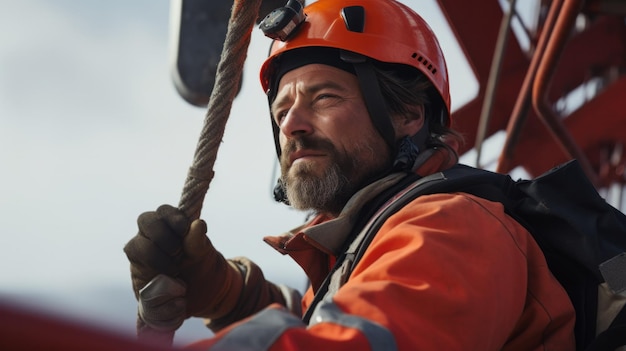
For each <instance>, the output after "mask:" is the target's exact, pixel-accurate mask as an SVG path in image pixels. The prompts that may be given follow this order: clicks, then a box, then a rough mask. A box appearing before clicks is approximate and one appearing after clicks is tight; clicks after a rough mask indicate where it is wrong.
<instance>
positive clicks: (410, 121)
mask: <svg viewBox="0 0 626 351" xmlns="http://www.w3.org/2000/svg"><path fill="white" fill-rule="evenodd" d="M393 121H394V123H393V127H394V129H395V132H396V137H397V138H401V137H405V136H412V135H415V134H416V133H417V132H418V131H419V130H420V129H422V126H424V105H414V106H410V107H409V113H408V114H404V115H397V116H395V118H394V119H393Z"/></svg>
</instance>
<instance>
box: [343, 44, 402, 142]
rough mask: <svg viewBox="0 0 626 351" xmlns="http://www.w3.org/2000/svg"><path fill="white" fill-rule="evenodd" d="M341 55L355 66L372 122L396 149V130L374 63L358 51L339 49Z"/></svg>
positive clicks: (386, 140)
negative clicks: (388, 111)
mask: <svg viewBox="0 0 626 351" xmlns="http://www.w3.org/2000/svg"><path fill="white" fill-rule="evenodd" d="M339 56H340V58H341V59H342V60H343V61H345V62H349V63H352V65H353V66H354V71H355V73H356V77H357V79H358V81H359V87H360V89H361V94H363V100H364V101H365V107H366V108H367V112H368V113H369V115H370V118H371V120H372V123H373V124H374V127H375V128H376V129H377V130H378V132H379V133H380V135H381V136H382V137H383V139H384V140H385V142H386V143H387V145H389V147H390V148H391V150H393V151H396V135H395V131H394V129H393V124H392V123H391V118H390V116H389V114H388V113H387V104H386V103H385V99H384V98H383V94H382V92H381V91H380V86H379V85H378V79H377V78H376V73H375V72H374V65H373V64H372V62H371V61H370V60H369V59H367V57H365V56H363V55H359V54H357V53H353V52H349V51H345V50H339Z"/></svg>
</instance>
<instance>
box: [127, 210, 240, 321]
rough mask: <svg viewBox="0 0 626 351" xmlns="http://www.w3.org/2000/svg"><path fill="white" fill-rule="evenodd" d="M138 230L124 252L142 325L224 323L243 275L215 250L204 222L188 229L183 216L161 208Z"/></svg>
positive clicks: (148, 214)
mask: <svg viewBox="0 0 626 351" xmlns="http://www.w3.org/2000/svg"><path fill="white" fill-rule="evenodd" d="M137 224H138V226H139V233H138V234H137V235H136V236H135V237H134V238H132V239H131V240H130V241H129V242H128V243H127V244H126V246H125V247H124V252H125V253H126V256H127V257H128V259H129V261H130V263H131V265H130V271H131V279H132V284H133V290H134V292H135V296H136V297H137V298H138V300H140V309H139V312H140V317H141V319H142V320H143V321H144V322H146V323H147V324H148V325H149V326H152V327H160V326H162V325H169V326H172V325H174V326H173V329H176V328H177V327H178V326H180V324H181V323H182V322H183V320H184V319H185V318H188V317H191V316H198V317H206V318H220V317H223V316H224V315H226V314H227V313H228V312H229V311H230V310H231V309H232V308H233V307H234V306H235V304H236V303H237V300H238V298H239V296H240V294H241V290H242V286H243V276H242V273H241V272H240V270H239V269H238V268H237V266H236V264H234V263H232V262H230V261H227V260H225V259H224V257H223V256H222V255H221V254H220V253H219V252H218V251H217V250H215V248H214V247H213V245H212V244H211V242H210V240H209V239H208V238H207V236H206V231H207V227H206V223H205V222H204V221H202V220H195V221H193V222H192V223H190V221H189V219H188V218H187V217H186V216H185V215H184V214H183V213H182V212H181V211H180V210H178V209H177V208H175V207H172V206H169V205H163V206H160V207H159V208H158V209H157V210H156V211H154V212H145V213H143V214H141V215H140V216H139V218H138V219H137ZM159 275H160V278H159V279H155V281H154V282H153V283H151V284H150V286H148V287H146V285H147V284H148V283H149V282H151V281H152V280H153V279H154V278H155V277H157V276H159ZM162 275H165V276H168V277H170V278H174V279H175V280H176V281H179V282H182V283H183V284H182V286H179V287H177V286H176V284H175V281H174V283H172V280H171V279H170V280H167V279H165V280H164V279H161V278H163V276H162ZM144 287H146V289H144V290H143V291H142V289H143V288H144ZM142 300H143V301H142ZM146 300H148V301H146ZM176 324H177V325H176Z"/></svg>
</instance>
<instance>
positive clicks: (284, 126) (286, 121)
mask: <svg viewBox="0 0 626 351" xmlns="http://www.w3.org/2000/svg"><path fill="white" fill-rule="evenodd" d="M311 117H312V116H311V114H310V113H309V112H308V111H307V109H306V108H304V107H303V106H300V104H298V103H296V104H294V105H293V106H291V108H290V109H289V111H288V112H287V115H285V117H284V118H283V120H282V121H281V124H280V131H281V133H282V134H284V135H285V137H287V138H292V137H296V136H301V135H307V134H310V133H312V132H313V125H312V123H311V122H312V119H311Z"/></svg>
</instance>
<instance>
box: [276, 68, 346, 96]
mask: <svg viewBox="0 0 626 351" xmlns="http://www.w3.org/2000/svg"><path fill="white" fill-rule="evenodd" d="M323 82H332V83H335V85H338V86H342V87H344V88H345V89H352V88H358V82H357V79H356V76H355V75H354V74H352V73H349V72H346V71H344V70H342V69H339V68H337V67H333V66H328V65H324V64H320V63H314V64H308V65H304V66H301V67H298V68H294V69H292V70H291V71H289V72H287V73H285V74H284V75H283V76H282V77H281V78H280V81H279V83H278V91H279V92H280V91H281V90H282V88H283V87H284V86H285V85H290V84H294V83H296V84H299V85H304V86H307V85H316V84H319V83H323Z"/></svg>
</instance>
